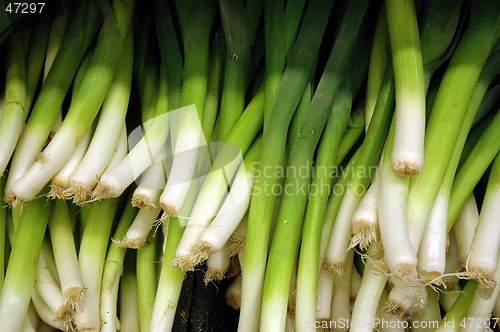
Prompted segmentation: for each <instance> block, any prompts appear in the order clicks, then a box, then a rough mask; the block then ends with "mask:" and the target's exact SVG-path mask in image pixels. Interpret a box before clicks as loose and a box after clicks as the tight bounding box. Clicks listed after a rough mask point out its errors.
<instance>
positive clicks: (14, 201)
mask: <svg viewBox="0 0 500 332" xmlns="http://www.w3.org/2000/svg"><path fill="white" fill-rule="evenodd" d="M4 200H5V203H7V205H8V206H9V207H13V208H21V209H22V208H23V206H24V200H22V199H21V198H20V197H18V196H16V195H15V194H14V193H9V194H7V195H5V196H4Z"/></svg>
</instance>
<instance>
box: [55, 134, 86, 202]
mask: <svg viewBox="0 0 500 332" xmlns="http://www.w3.org/2000/svg"><path fill="white" fill-rule="evenodd" d="M92 132H93V130H92V128H91V129H89V130H87V133H86V134H85V136H83V138H82V140H81V141H80V143H78V146H77V148H76V150H75V152H73V154H72V155H71V157H70V158H69V159H68V161H66V163H65V164H64V166H63V167H62V168H61V169H60V170H59V171H58V172H57V174H56V175H54V176H53V177H52V180H51V181H50V182H51V184H50V192H49V197H51V198H59V199H70V198H71V192H70V191H69V190H68V189H69V188H70V178H71V175H72V174H73V172H74V171H75V170H76V169H77V168H78V165H80V162H81V161H82V159H83V157H84V156H85V153H86V152H87V149H88V147H89V143H90V140H91V138H92Z"/></svg>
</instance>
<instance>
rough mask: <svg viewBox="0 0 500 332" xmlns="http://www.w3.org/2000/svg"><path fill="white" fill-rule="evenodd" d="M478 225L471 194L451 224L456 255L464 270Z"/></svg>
mask: <svg viewBox="0 0 500 332" xmlns="http://www.w3.org/2000/svg"><path fill="white" fill-rule="evenodd" d="M478 223H479V210H478V208H477V203H476V198H475V197H474V194H471V195H470V196H469V198H468V199H467V201H466V202H465V204H464V206H463V207H462V210H461V211H460V214H459V215H458V218H457V220H456V221H455V223H454V224H453V228H452V231H453V234H455V237H456V240H457V241H456V242H457V255H458V259H459V260H460V265H461V268H462V269H463V270H465V264H466V262H467V258H468V257H469V253H470V249H471V246H472V241H473V240H474V234H475V233H476V228H477V225H478Z"/></svg>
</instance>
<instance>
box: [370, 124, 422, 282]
mask: <svg viewBox="0 0 500 332" xmlns="http://www.w3.org/2000/svg"><path fill="white" fill-rule="evenodd" d="M393 128H394V122H393V125H392V126H391V131H390V132H389V139H388V140H387V142H386V144H387V145H388V146H389V144H391V139H390V138H393V136H392V135H391V134H392V129H393ZM390 155H391V153H390V148H389V149H388V150H386V153H385V154H384V161H383V164H382V170H381V174H380V188H379V200H378V219H379V229H380V238H381V240H382V245H383V246H384V258H385V261H386V262H387V265H388V267H389V270H390V272H391V273H392V274H393V276H394V277H395V278H398V279H401V280H404V281H413V280H415V279H416V278H417V255H416V252H415V251H414V250H413V247H412V246H411V243H410V239H409V236H408V229H407V222H406V197H407V195H408V181H409V178H407V177H402V176H399V175H398V174H397V173H396V171H395V170H394V169H393V168H392V166H391V164H390Z"/></svg>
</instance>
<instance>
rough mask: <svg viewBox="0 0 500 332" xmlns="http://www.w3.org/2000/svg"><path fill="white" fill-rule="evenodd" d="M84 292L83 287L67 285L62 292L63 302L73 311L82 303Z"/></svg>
mask: <svg viewBox="0 0 500 332" xmlns="http://www.w3.org/2000/svg"><path fill="white" fill-rule="evenodd" d="M84 294H85V288H83V287H69V288H68V289H66V291H65V292H64V303H65V304H66V305H68V306H69V307H70V308H71V309H73V310H74V311H77V310H79V309H80V308H81V306H82V304H83V296H84Z"/></svg>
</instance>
